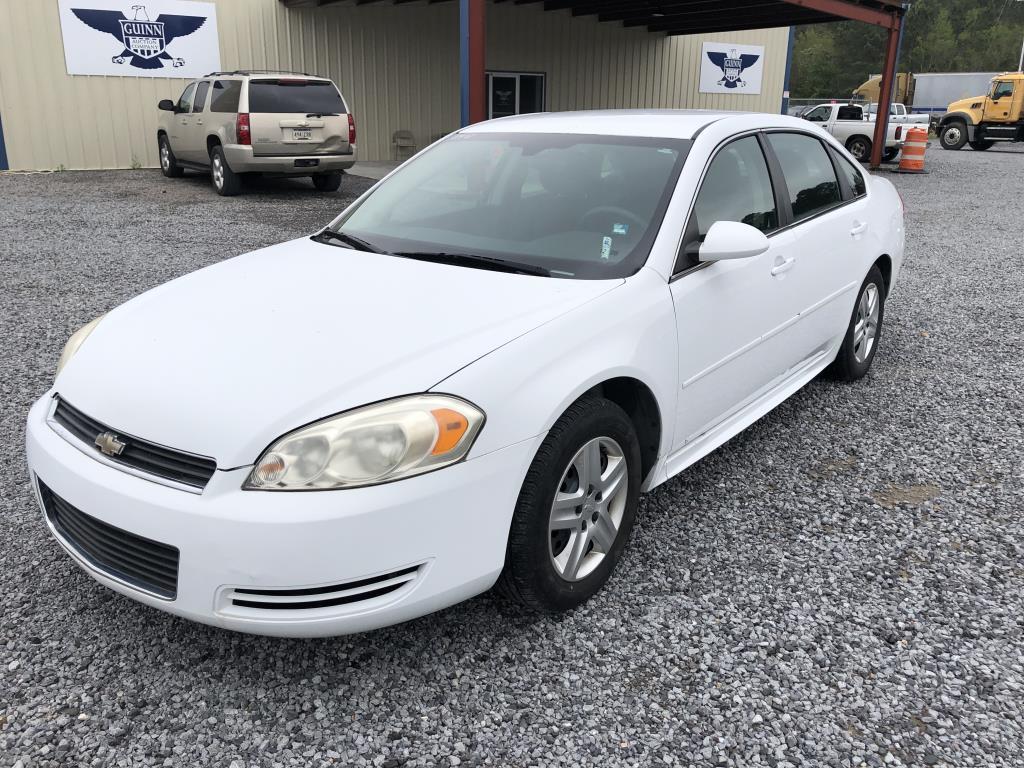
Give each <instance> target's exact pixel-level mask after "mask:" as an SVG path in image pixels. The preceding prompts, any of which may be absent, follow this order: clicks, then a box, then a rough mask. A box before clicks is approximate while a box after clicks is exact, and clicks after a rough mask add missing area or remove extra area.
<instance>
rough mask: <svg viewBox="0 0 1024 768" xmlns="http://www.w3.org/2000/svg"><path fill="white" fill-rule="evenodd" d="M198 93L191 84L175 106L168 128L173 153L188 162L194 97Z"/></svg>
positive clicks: (193, 84) (194, 85)
mask: <svg viewBox="0 0 1024 768" xmlns="http://www.w3.org/2000/svg"><path fill="white" fill-rule="evenodd" d="M195 93H196V84H195V83H189V84H188V86H186V88H185V90H184V91H182V93H181V96H179V97H178V103H177V104H175V105H174V117H173V118H171V121H170V124H169V125H168V126H167V133H168V135H169V137H170V142H171V151H173V152H174V154H175V155H177V156H178V157H180V158H181V159H182V160H188V154H187V153H188V140H189V128H191V127H192V97H193V96H195Z"/></svg>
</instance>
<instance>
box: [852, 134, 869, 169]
mask: <svg viewBox="0 0 1024 768" xmlns="http://www.w3.org/2000/svg"><path fill="white" fill-rule="evenodd" d="M846 148H847V149H848V150H849V152H850V154H851V155H853V156H854V157H855V158H857V160H858V161H860V162H862V163H866V162H867V161H868V160H869V159H870V158H871V140H870V139H867V138H865V137H863V136H853V137H852V138H851V139H850V140H849V141H848V142H846Z"/></svg>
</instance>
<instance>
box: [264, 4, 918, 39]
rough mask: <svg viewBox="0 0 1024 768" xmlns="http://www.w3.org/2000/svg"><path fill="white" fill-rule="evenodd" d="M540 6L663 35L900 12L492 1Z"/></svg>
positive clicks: (887, 21) (886, 7)
mask: <svg viewBox="0 0 1024 768" xmlns="http://www.w3.org/2000/svg"><path fill="white" fill-rule="evenodd" d="M448 1H449V0H281V2H283V3H284V4H285V5H286V6H288V7H290V8H298V7H306V8H311V7H313V8H315V7H321V6H328V5H348V6H360V5H380V4H390V5H408V4H410V3H421V4H422V3H424V2H426V3H428V4H433V3H440V2H448ZM494 2H496V3H510V4H515V5H542V6H543V8H544V10H546V11H566V10H567V11H570V12H571V13H572V15H573V16H597V18H598V21H607V22H619V23H621V24H622V25H623V26H626V27H646V28H647V29H648V30H649V31H651V32H658V33H662V34H666V35H693V34H700V33H703V32H728V31H732V30H744V29H761V28H765V27H789V26H797V25H801V24H821V23H823V22H829V21H845V20H852V21H862V22H866V23H868V24H874V25H876V26H880V27H885V28H887V29H892V28H894V27H895V25H896V23H897V22H896V20H895V19H896V18H897V16H898V15H900V14H902V12H903V3H902V2H900V0H494Z"/></svg>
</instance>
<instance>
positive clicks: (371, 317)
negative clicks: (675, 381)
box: [55, 239, 623, 469]
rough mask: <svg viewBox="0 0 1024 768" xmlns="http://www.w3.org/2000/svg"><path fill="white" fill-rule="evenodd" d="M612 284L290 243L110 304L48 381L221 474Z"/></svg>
mask: <svg viewBox="0 0 1024 768" xmlns="http://www.w3.org/2000/svg"><path fill="white" fill-rule="evenodd" d="M622 282H623V281H622V280H607V281H604V280H601V281H594V280H562V279H554V278H544V277H534V276H528V275H518V274H508V273H501V272H491V271H485V270H480V269H470V268H465V267H455V266H448V265H442V264H431V263H426V262H420V261H413V260H409V259H402V258H397V257H392V256H385V255H378V254H371V253H364V252H358V251H352V250H349V249H345V248H338V247H335V246H331V245H324V244H321V243H316V242H313V241H312V240H309V239H302V240H295V241H292V242H288V243H282V244H281V245H277V246H273V247H270V248H265V249H262V250H259V251H254V252H253V253H249V254H246V255H243V256H239V257H237V258H234V259H230V260H227V261H224V262H221V263H219V264H216V265H214V266H211V267H207V268H205V269H202V270H199V271H198V272H194V273H192V274H189V275H186V276H184V277H181V278H178V279H177V280H173V281H171V282H169V283H166V284H165V285H162V286H160V287H158V288H155V289H153V290H151V291H149V292H147V293H144V294H142V295H141V296H139V297H137V298H135V299H132V300H131V301H129V302H128V303H126V304H124V305H122V306H121V307H118V308H117V309H115V310H113V311H112V312H110V313H109V314H108V315H107V316H106V317H105V318H104V319H103V320H102V321H101V322H100V323H99V325H98V326H97V327H96V329H95V330H94V331H93V332H92V334H91V335H90V336H89V337H88V338H87V339H86V340H85V342H84V343H83V344H82V346H81V348H80V349H79V351H78V353H77V354H76V355H75V356H74V357H73V358H72V359H71V361H70V362H69V363H68V364H67V365H66V366H65V368H64V370H63V371H62V372H61V374H60V376H58V378H57V382H56V385H55V390H56V391H57V392H58V393H59V394H60V395H61V396H62V397H63V398H65V399H66V400H67V401H68V402H69V403H71V404H72V405H73V406H74V407H76V408H78V409H79V410H81V411H82V412H84V413H86V414H87V415H89V416H91V417H93V418H94V419H96V420H98V421H101V422H103V423H105V424H106V425H108V426H109V427H110V428H111V429H114V430H119V431H122V432H123V433H124V434H127V435H133V436H135V437H140V438H143V439H146V440H150V441H152V442H156V443H160V444H163V445H165V446H169V447H172V448H177V449H180V450H184V451H189V452H192V453H197V454H202V455H205V456H210V457H213V458H214V459H216V460H217V465H218V467H219V468H221V469H228V468H233V467H238V466H244V465H247V464H251V463H253V462H254V461H255V460H256V458H257V457H258V456H259V454H260V453H261V452H262V451H263V449H264V448H266V447H267V446H268V445H269V444H270V443H271V442H272V441H274V440H275V439H276V438H278V437H280V436H281V435H282V434H285V433H286V432H289V431H291V430H293V429H295V428H297V427H300V426H302V425H304V424H307V423H309V422H311V421H315V420H316V419H320V418H323V417H325V416H329V415H331V414H334V413H339V412H341V411H345V410H348V409H350V408H355V407H357V406H360V405H365V404H367V403H372V402H375V401H378V400H383V399H386V398H389V397H395V396H398V395H405V394H410V393H416V392H424V391H426V390H428V389H430V388H431V387H432V386H434V385H435V384H437V383H438V382H439V381H442V380H443V379H445V378H447V377H448V376H450V375H451V374H452V373H454V372H455V371H457V370H459V369H460V368H462V367H464V366H466V365H469V364H470V363H472V362H473V361H474V360H477V359H478V358H480V357H482V356H484V355H486V354H487V353H489V352H491V351H492V350H494V349H496V348H497V347H499V346H501V345H503V344H506V343H508V342H509V341H511V340H512V339H514V338H516V337H518V336H521V335H522V334H524V333H527V332H529V331H530V330H532V329H534V328H536V327H538V326H540V325H542V324H544V323H546V322H548V321H550V320H552V319H553V318H555V317H557V316H559V315H562V314H564V313H566V312H569V311H571V310H573V309H574V308H575V307H578V306H580V305H582V304H584V303H586V302H588V301H590V300H591V299H593V298H595V297H597V296H599V295H601V294H602V293H605V292H607V291H609V290H612V289H613V288H615V287H616V286H618V285H621V284H622ZM453 394H458V393H453Z"/></svg>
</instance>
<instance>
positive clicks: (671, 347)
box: [433, 268, 679, 467]
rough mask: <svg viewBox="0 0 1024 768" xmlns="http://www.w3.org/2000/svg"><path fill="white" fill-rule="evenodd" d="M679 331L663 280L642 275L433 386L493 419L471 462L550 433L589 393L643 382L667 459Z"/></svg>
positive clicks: (646, 273) (649, 271)
mask: <svg viewBox="0 0 1024 768" xmlns="http://www.w3.org/2000/svg"><path fill="white" fill-rule="evenodd" d="M678 354H679V345H678V342H677V330H676V322H675V313H674V311H673V308H672V297H671V294H670V292H669V289H668V284H667V283H666V282H665V279H664V278H663V277H661V276H660V275H659V274H657V273H656V272H654V271H653V270H652V269H649V268H644V269H641V270H640V271H639V272H638V273H637V274H636V275H634V276H632V277H630V278H628V279H627V280H626V281H625V283H624V284H623V285H622V286H620V287H618V288H616V289H615V290H612V291H609V292H608V293H606V294H603V295H602V296H599V297H598V298H596V299H594V300H593V301H591V302H589V303H587V304H584V305H582V306H580V307H577V308H576V309H575V310H573V311H572V312H569V313H568V314H565V315H562V316H561V317H558V318H556V319H555V320H552V321H551V322H549V323H547V324H545V325H542V326H540V327H539V328H536V329H534V330H533V331H531V332H529V333H527V334H525V335H524V336H520V337H519V338H517V339H515V340H514V341H512V342H510V343H509V344H506V345H505V346H503V347H500V348H498V349H496V350H495V351H493V352H491V353H490V354H488V355H485V356H484V357H482V358H480V359H479V360H477V361H475V362H474V363H472V364H470V365H469V366H467V367H466V368H463V369H462V370H460V371H457V372H456V373H454V374H453V375H452V376H450V377H448V378H447V379H445V380H444V381H441V382H439V383H438V384H437V385H436V386H434V387H433V390H435V391H438V392H447V393H451V394H453V395H458V396H460V397H464V398H466V399H467V400H469V401H470V402H472V403H475V404H476V405H478V406H479V407H480V408H482V409H483V410H484V413H486V414H487V422H486V424H485V425H484V428H483V430H482V431H481V433H480V436H479V438H478V439H477V442H476V444H475V445H474V446H473V451H472V453H471V456H473V457H476V456H482V455H484V454H487V453H490V452H492V451H496V450H500V449H501V448H504V447H507V446H509V445H513V444H515V443H518V442H521V441H523V440H528V439H531V438H535V437H537V436H538V435H541V434H543V433H545V432H546V431H547V430H549V429H550V428H551V427H552V425H554V423H555V422H556V421H557V420H558V419H559V417H560V416H561V415H562V414H563V413H564V412H565V411H566V409H567V408H568V407H569V406H570V405H571V404H572V403H573V402H575V401H576V400H577V399H579V397H580V396H581V395H582V394H583V393H585V392H586V391H587V390H589V389H592V388H593V387H594V386H596V385H598V384H600V383H602V382H605V381H608V380H609V379H614V378H619V377H628V378H633V379H637V380H638V381H640V382H642V383H643V384H645V385H646V386H647V387H648V388H649V389H650V390H651V392H652V393H653V394H654V397H655V399H656V401H657V404H658V410H659V411H660V415H661V422H662V424H661V442H660V446H659V451H658V458H659V462H656V463H655V466H656V467H657V466H660V459H661V458H663V457H664V456H665V455H666V454H667V453H668V450H669V447H670V446H671V444H672V439H673V434H672V428H673V426H674V424H675V409H676V390H677V386H676V384H677V381H678V371H679V366H678V359H677V358H678Z"/></svg>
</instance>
